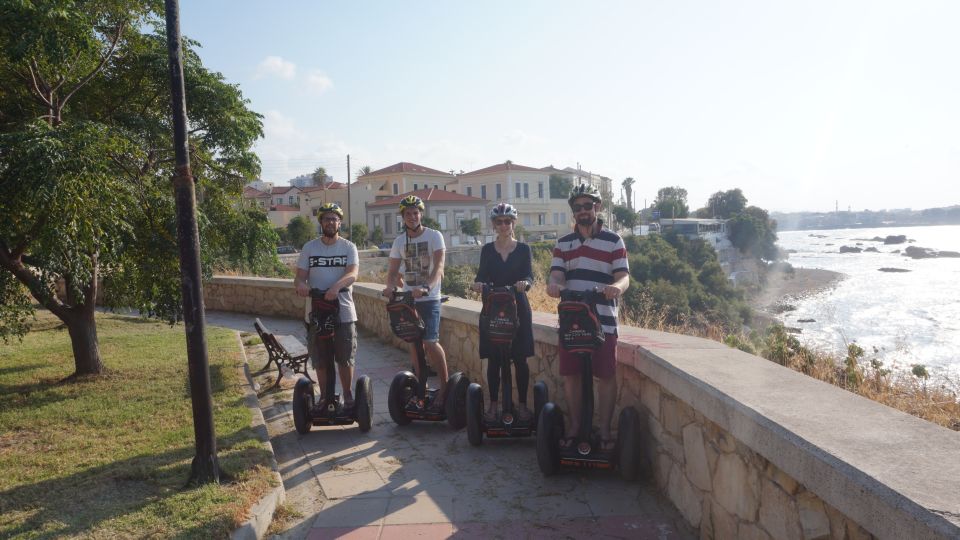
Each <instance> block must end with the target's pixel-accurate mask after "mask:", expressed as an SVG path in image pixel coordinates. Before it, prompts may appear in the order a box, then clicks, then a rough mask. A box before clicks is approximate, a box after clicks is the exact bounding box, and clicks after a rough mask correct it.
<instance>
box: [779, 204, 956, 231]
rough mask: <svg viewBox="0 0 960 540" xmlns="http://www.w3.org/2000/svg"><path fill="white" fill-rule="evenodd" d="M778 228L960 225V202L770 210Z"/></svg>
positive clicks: (810, 228) (800, 229) (786, 229)
mask: <svg viewBox="0 0 960 540" xmlns="http://www.w3.org/2000/svg"><path fill="white" fill-rule="evenodd" d="M770 218H771V219H774V220H776V221H777V230H778V231H805V230H817V229H855V228H875V227H916V226H921V225H960V205H953V206H945V207H942V208H927V209H925V210H911V209H909V208H907V209H895V210H876V211H874V210H860V211H852V210H845V211H844V210H841V211H837V212H786V213H785V212H771V213H770Z"/></svg>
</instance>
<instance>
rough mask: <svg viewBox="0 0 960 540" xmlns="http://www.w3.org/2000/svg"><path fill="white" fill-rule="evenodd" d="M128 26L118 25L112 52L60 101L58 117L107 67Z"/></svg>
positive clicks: (121, 23) (124, 23)
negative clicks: (69, 102)
mask: <svg viewBox="0 0 960 540" xmlns="http://www.w3.org/2000/svg"><path fill="white" fill-rule="evenodd" d="M126 24H127V23H126V21H120V24H118V25H117V35H116V36H115V37H114V38H113V42H112V43H110V50H109V51H107V54H106V56H104V57H103V58H102V59H101V60H100V63H99V64H97V67H95V68H93V70H91V71H90V73H88V74H87V76H86V77H84V78H83V79H81V80H80V82H79V83H77V85H76V86H75V87H73V90H71V91H70V92H69V93H68V94H67V95H66V97H64V98H63V99H62V100H61V101H60V103H58V104H57V115H58V116H59V114H60V111H62V110H63V107H64V106H66V104H67V101H69V100H70V98H71V97H73V94H75V93H76V92H77V90H79V89H81V88H83V87H84V86H85V85H86V84H87V83H88V82H90V79H92V78H93V76H94V75H96V74H97V73H99V72H100V70H102V69H103V66H105V65H106V64H107V62H108V61H109V60H110V58H111V57H112V56H113V52H114V51H115V50H116V49H117V44H118V43H120V36H121V34H123V27H124V26H126Z"/></svg>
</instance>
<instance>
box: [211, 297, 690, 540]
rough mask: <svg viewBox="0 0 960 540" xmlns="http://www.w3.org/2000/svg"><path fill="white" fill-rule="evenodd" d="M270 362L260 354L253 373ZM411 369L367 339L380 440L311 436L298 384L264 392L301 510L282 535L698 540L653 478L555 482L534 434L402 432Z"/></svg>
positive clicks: (241, 319)
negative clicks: (398, 377) (295, 392)
mask: <svg viewBox="0 0 960 540" xmlns="http://www.w3.org/2000/svg"><path fill="white" fill-rule="evenodd" d="M261 319H262V320H263V321H264V323H265V324H267V326H268V327H270V328H271V329H272V330H274V331H275V332H278V333H289V334H294V335H297V336H298V337H300V339H301V340H304V339H305V332H304V329H303V325H302V323H300V322H299V321H295V320H288V319H286V320H285V319H273V318H261ZM207 322H208V324H211V325H217V326H225V327H229V328H235V329H238V330H243V331H248V332H250V331H252V330H253V317H252V316H248V315H239V314H231V313H220V312H207ZM265 358H266V357H265V353H263V354H261V355H257V354H256V353H254V354H251V355H248V361H249V362H250V364H251V369H252V370H256V369H258V368H259V367H261V366H262V365H263V363H264V362H265ZM408 366H409V360H408V357H407V354H406V353H405V352H404V351H400V350H398V349H395V348H393V347H392V346H388V345H384V344H383V343H381V342H380V341H379V340H378V339H377V338H376V337H374V336H372V335H370V334H366V333H364V332H361V334H360V343H359V350H358V353H357V375H358V376H359V375H362V374H366V375H369V376H370V377H371V378H372V379H373V395H374V411H375V415H374V425H373V428H372V429H371V430H370V432H368V433H361V432H360V430H359V429H358V428H357V427H356V426H355V425H354V426H346V427H344V426H341V427H328V428H318V427H314V428H313V430H312V431H311V432H310V433H309V434H307V435H304V436H301V435H299V434H298V433H297V432H296V430H295V429H294V427H293V418H292V415H291V413H290V396H291V393H292V392H291V391H290V388H291V387H292V385H293V380H292V379H290V378H289V377H288V378H285V379H284V380H283V381H282V382H281V387H282V389H281V390H274V391H272V392H268V393H266V394H265V395H262V396H261V397H260V403H261V409H262V410H263V414H264V418H265V419H266V422H267V426H268V430H269V433H270V437H271V442H272V444H273V448H274V451H275V452H276V457H277V462H278V463H279V465H280V472H281V475H282V476H283V482H284V487H285V488H286V493H287V505H289V507H291V508H292V509H293V510H295V511H296V512H297V513H298V514H299V517H295V518H292V519H288V520H287V521H286V522H285V527H286V530H285V531H283V532H281V533H279V534H278V535H276V536H275V538H279V539H297V540H299V539H303V538H307V539H323V538H357V539H366V538H371V539H374V538H384V539H386V538H450V537H452V538H484V539H486V538H510V539H513V538H595V539H597V538H632V539H647V538H650V539H666V538H669V539H676V538H694V537H695V536H694V534H693V532H692V531H691V530H690V529H689V527H687V526H686V525H685V524H684V522H683V520H682V518H681V517H680V515H679V513H678V512H677V511H676V509H674V508H673V507H672V506H671V505H670V503H669V502H667V501H666V500H665V499H663V498H662V497H661V496H659V495H657V494H656V492H655V490H654V489H653V488H651V487H650V486H649V484H648V483H646V482H633V483H627V482H624V481H623V480H622V479H621V478H620V477H619V476H618V475H616V474H615V473H603V472H595V473H573V472H570V473H563V474H560V475H558V476H555V477H551V478H544V477H543V476H542V475H541V474H540V470H539V469H538V467H537V459H536V441H535V439H534V438H533V437H530V438H522V439H512V440H493V441H491V440H489V439H486V438H485V439H484V443H483V445H481V446H479V447H473V446H471V445H470V443H469V442H468V441H467V435H466V430H461V431H458V432H455V431H452V430H451V429H450V428H449V427H448V426H447V424H446V423H425V422H414V423H412V424H410V425H408V426H404V427H399V426H397V425H396V424H394V423H393V421H392V420H391V419H390V416H389V414H388V413H387V403H386V399H387V392H388V389H389V386H390V381H391V380H392V378H393V376H394V375H395V374H396V373H397V371H399V370H401V369H406V368H407V367H408ZM275 373H276V372H275V371H273V372H268V373H266V374H261V375H259V377H260V378H261V383H262V384H264V386H268V385H269V384H271V383H272V380H271V379H270V378H271V377H272V375H273V374H275ZM288 379H289V380H288ZM484 386H486V384H485V383H484ZM531 392H532V389H531ZM554 397H555V396H554ZM530 399H532V397H531V398H530Z"/></svg>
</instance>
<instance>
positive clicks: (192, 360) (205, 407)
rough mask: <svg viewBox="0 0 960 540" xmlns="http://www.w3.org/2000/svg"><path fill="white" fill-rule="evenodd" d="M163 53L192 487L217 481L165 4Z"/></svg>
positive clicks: (178, 59)
mask: <svg viewBox="0 0 960 540" xmlns="http://www.w3.org/2000/svg"><path fill="white" fill-rule="evenodd" d="M165 10H166V19H167V53H168V59H169V65H170V94H171V107H172V112H173V142H174V151H175V154H176V169H175V172H174V175H173V190H174V198H175V199H176V205H177V244H178V245H179V247H180V281H181V293H182V294H183V322H184V327H185V330H186V334H187V364H188V366H189V375H190V400H191V402H192V404H193V435H194V439H195V441H196V443H195V447H196V455H195V456H194V458H193V466H192V470H191V474H190V482H191V483H193V484H196V485H203V484H209V483H211V482H212V483H219V482H220V465H219V463H218V462H217V438H216V436H215V434H214V431H213V400H212V399H211V395H210V394H211V393H210V370H209V367H208V361H207V340H206V336H205V335H204V329H205V326H206V323H205V320H204V312H203V289H202V286H201V282H200V234H199V232H198V230H197V215H196V214H197V198H196V192H195V187H194V183H193V175H192V174H191V172H190V150H189V146H188V140H187V101H186V96H185V93H184V88H183V51H182V50H181V48H180V6H179V4H178V0H165Z"/></svg>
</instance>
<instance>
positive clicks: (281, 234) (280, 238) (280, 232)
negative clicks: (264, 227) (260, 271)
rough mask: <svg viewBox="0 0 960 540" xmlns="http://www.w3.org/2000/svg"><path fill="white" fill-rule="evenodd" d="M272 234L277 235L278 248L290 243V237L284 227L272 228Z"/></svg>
mask: <svg viewBox="0 0 960 540" xmlns="http://www.w3.org/2000/svg"><path fill="white" fill-rule="evenodd" d="M273 232H275V233H276V234H277V245H278V246H285V245H287V244H289V243H290V236H289V235H288V234H287V228H286V227H274V229H273Z"/></svg>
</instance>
